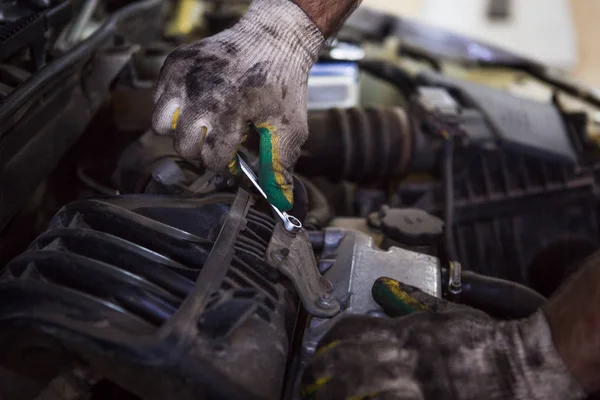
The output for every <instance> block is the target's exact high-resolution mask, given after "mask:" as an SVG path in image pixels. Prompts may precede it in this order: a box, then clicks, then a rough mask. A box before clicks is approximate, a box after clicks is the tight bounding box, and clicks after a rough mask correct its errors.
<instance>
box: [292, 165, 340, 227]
mask: <svg viewBox="0 0 600 400" xmlns="http://www.w3.org/2000/svg"><path fill="white" fill-rule="evenodd" d="M296 177H297V178H298V179H299V180H300V181H301V182H302V184H303V185H304V188H305V189H306V193H307V195H308V212H307V213H306V218H305V219H304V225H305V226H306V228H307V229H314V230H319V229H321V228H324V227H325V226H327V224H328V223H329V221H331V219H332V218H333V216H334V213H333V209H332V208H331V206H330V205H329V202H328V201H327V197H325V194H323V192H321V190H319V188H318V187H317V186H316V185H315V184H314V183H312V182H311V181H310V180H308V179H306V178H304V177H301V176H298V175H297V176H296Z"/></svg>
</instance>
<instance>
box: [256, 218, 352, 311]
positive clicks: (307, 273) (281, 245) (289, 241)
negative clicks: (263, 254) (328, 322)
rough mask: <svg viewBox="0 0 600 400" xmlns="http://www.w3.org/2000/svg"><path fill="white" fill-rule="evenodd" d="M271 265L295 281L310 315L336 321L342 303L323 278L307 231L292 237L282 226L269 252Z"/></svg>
mask: <svg viewBox="0 0 600 400" xmlns="http://www.w3.org/2000/svg"><path fill="white" fill-rule="evenodd" d="M267 261H268V262H269V263H270V264H271V265H272V266H273V267H275V268H277V269H278V270H279V271H280V272H281V273H282V274H283V275H285V276H286V277H287V278H289V279H290V280H291V281H292V283H293V284H294V287H295V288H296V291H297V292H298V295H299V296H300V300H301V301H302V304H303V305H304V308H305V309H306V312H307V313H309V314H311V315H313V316H316V317H333V316H334V315H336V314H337V313H339V312H340V303H339V302H338V301H337V300H336V299H335V298H334V297H333V295H332V294H331V291H332V286H331V283H330V282H329V281H328V280H326V279H325V278H323V277H322V276H321V274H319V270H318V269H317V262H316V260H315V256H314V254H313V250H312V247H311V245H310V240H309V238H308V234H307V233H306V231H305V230H304V229H302V230H300V231H299V232H297V233H295V234H294V233H290V232H288V231H286V230H285V228H284V227H283V225H282V223H281V222H278V223H277V225H276V226H275V230H274V231H273V236H272V237H271V241H270V242H269V247H268V248H267Z"/></svg>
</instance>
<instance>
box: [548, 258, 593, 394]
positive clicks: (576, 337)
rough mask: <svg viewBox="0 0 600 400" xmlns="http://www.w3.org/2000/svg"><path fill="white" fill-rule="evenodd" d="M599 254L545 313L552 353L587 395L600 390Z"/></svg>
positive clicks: (554, 299) (553, 299)
mask: <svg viewBox="0 0 600 400" xmlns="http://www.w3.org/2000/svg"><path fill="white" fill-rule="evenodd" d="M599 309H600V252H598V253H596V254H594V255H593V256H592V257H590V258H589V259H587V260H586V261H585V263H584V265H583V266H582V267H581V269H579V270H578V271H577V272H576V273H575V274H574V276H572V277H571V278H570V279H569V280H568V281H567V282H566V283H565V284H564V285H563V286H562V287H561V288H560V289H559V290H558V292H557V293H556V295H554V296H553V297H552V299H551V300H550V302H549V303H548V305H547V306H546V307H545V310H544V311H545V313H546V316H547V318H548V322H549V324H550V327H551V329H552V337H553V341H554V343H555V346H556V349H557V350H558V352H559V354H560V355H561V357H562V358H563V360H564V361H565V363H566V365H567V366H568V367H569V370H570V371H571V373H572V374H573V375H574V376H575V378H576V379H577V380H578V381H579V382H580V383H581V385H582V386H583V387H584V388H585V389H586V390H588V391H595V390H599V389H600V313H599V312H598V310H599Z"/></svg>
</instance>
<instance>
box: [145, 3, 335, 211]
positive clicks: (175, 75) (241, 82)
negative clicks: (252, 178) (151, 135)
mask: <svg viewBox="0 0 600 400" xmlns="http://www.w3.org/2000/svg"><path fill="white" fill-rule="evenodd" d="M323 44H324V37H323V35H322V34H321V32H320V31H319V29H318V28H317V27H316V26H315V24H314V23H313V22H312V21H311V20H310V18H309V17H308V16H307V15H306V14H305V13H304V12H303V11H302V10H301V9H300V8H299V7H298V6H297V5H295V4H294V3H293V2H292V1H289V0H254V1H253V2H252V4H251V6H250V8H249V10H248V12H247V13H246V15H245V16H244V17H243V18H242V20H241V21H240V22H239V23H238V24H237V25H235V26H234V27H233V28H231V29H229V30H226V31H223V32H221V33H219V34H218V35H216V36H213V37H210V38H207V39H205V40H202V41H200V42H197V43H194V44H191V45H186V46H182V47H179V48H177V49H175V50H174V51H173V52H172V53H171V54H169V56H168V57H167V60H166V61H165V64H164V66H163V68H162V70H161V74H160V78H159V82H158V86H157V89H156V92H155V95H154V104H155V111H154V117H153V122H152V125H153V128H154V130H155V131H156V132H157V133H159V134H165V135H166V134H174V136H175V149H176V150H177V151H178V152H179V153H180V154H181V155H182V156H183V157H185V158H190V159H202V160H203V161H204V164H205V166H206V167H207V168H208V169H211V170H214V171H223V170H225V169H226V168H227V167H229V168H230V171H231V172H233V173H235V172H236V171H235V170H236V168H237V166H236V164H235V162H234V161H233V160H234V156H235V154H236V152H237V151H238V148H239V146H240V143H241V142H242V139H243V136H244V132H245V130H246V127H247V125H248V122H252V123H254V124H255V125H256V126H257V127H258V130H259V133H260V173H259V180H260V184H261V186H262V187H263V189H264V190H265V192H266V193H267V195H268V197H269V201H270V202H271V203H273V204H274V205H275V206H277V207H278V208H280V209H281V210H289V209H290V208H291V206H292V204H293V195H292V169H293V165H294V163H295V162H296V161H297V159H298V157H299V156H300V147H301V145H302V144H303V143H304V141H305V140H306V138H307V135H308V124H307V116H306V106H307V81H308V75H309V72H310V69H311V67H312V65H313V63H314V62H315V60H316V59H317V56H318V53H319V50H320V49H321V47H322V46H323Z"/></svg>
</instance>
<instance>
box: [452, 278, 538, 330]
mask: <svg viewBox="0 0 600 400" xmlns="http://www.w3.org/2000/svg"><path fill="white" fill-rule="evenodd" d="M546 301H547V300H546V298H545V297H544V296H542V295H541V294H539V293H538V292H536V291H535V290H533V289H530V288H528V287H527V286H524V285H521V284H519V283H516V282H511V281H507V280H504V279H498V278H492V277H489V276H484V275H480V274H477V273H475V272H471V271H463V272H462V293H461V294H460V302H461V303H463V304H465V305H468V306H471V307H473V308H477V309H479V310H482V311H485V312H486V313H488V314H490V315H492V316H494V317H497V318H503V319H519V318H525V317H528V316H530V315H531V314H533V313H534V312H536V311H537V310H538V309H539V308H540V307H542V306H543V305H544V304H546Z"/></svg>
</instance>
